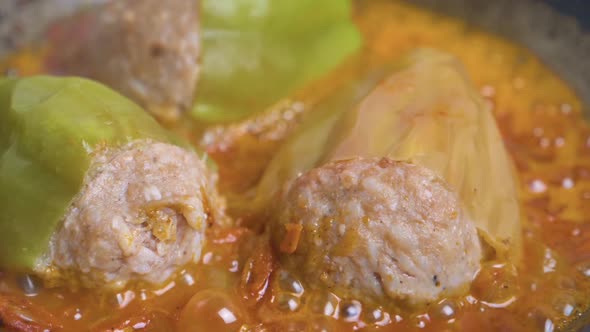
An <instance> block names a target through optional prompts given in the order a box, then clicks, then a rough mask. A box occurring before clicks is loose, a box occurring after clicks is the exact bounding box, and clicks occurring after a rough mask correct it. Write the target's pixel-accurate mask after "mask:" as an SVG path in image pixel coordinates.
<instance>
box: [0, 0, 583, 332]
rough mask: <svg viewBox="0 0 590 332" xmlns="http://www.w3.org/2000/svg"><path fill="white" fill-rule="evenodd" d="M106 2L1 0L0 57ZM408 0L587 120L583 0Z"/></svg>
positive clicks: (577, 324) (573, 326)
mask: <svg viewBox="0 0 590 332" xmlns="http://www.w3.org/2000/svg"><path fill="white" fill-rule="evenodd" d="M106 1H108V0H1V1H0V57H1V56H5V55H7V54H9V53H10V52H11V51H13V50H15V49H17V48H19V47H21V46H22V45H26V44H27V43H30V42H31V41H34V40H35V39H36V38H38V36H40V35H41V34H42V32H43V31H44V29H45V27H46V26H47V25H48V24H49V23H50V22H52V21H53V20H55V19H57V18H59V17H61V16H64V15H68V14H72V13H74V12H76V11H78V10H80V9H82V8H83V7H85V6H90V5H93V4H98V3H102V2H106ZM357 1H358V2H359V5H362V2H363V1H371V0H357ZM408 1H410V0H408ZM411 2H412V3H413V4H417V5H420V6H425V7H428V8H430V9H432V10H435V11H438V12H442V13H445V14H449V15H453V16H458V17H461V18H463V19H465V20H467V21H469V22H471V23H473V24H475V25H478V26H480V27H482V28H484V29H486V30H489V31H492V32H494V33H497V34H501V35H503V36H506V37H508V38H510V39H512V40H514V41H516V42H518V43H519V44H521V45H524V46H526V47H528V48H529V49H531V50H532V51H533V52H534V53H535V54H537V55H538V56H539V57H540V58H541V59H542V60H543V61H544V62H545V63H546V64H548V65H549V66H550V67H551V68H552V69H553V70H554V71H556V72H557V73H558V74H559V75H560V76H561V77H562V78H563V79H564V80H566V81H567V82H568V83H569V84H570V85H571V86H572V87H573V88H574V89H575V90H576V91H577V93H578V95H579V96H580V97H581V99H582V100H583V101H584V102H585V105H586V106H585V107H584V110H585V112H586V114H587V115H589V118H590V108H589V107H588V105H590V4H588V3H587V2H586V1H584V0H545V1H542V0H518V1H514V0H494V1H489V0H444V1H440V0H411ZM588 301H590V299H588ZM585 326H586V327H585ZM567 330H570V331H579V330H582V331H584V332H590V312H587V313H585V314H583V315H582V316H580V317H579V318H577V319H576V320H573V321H572V322H571V323H570V325H569V328H567Z"/></svg>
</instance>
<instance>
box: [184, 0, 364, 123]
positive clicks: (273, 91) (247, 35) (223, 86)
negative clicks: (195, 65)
mask: <svg viewBox="0 0 590 332" xmlns="http://www.w3.org/2000/svg"><path fill="white" fill-rule="evenodd" d="M350 12H351V2H350V1H349V0H328V1H327V2H325V3H324V2H322V4H321V5H317V3H315V2H312V1H310V0H304V1H270V0H233V1H222V2H220V1H214V0H205V1H203V11H202V20H203V29H202V31H203V33H202V35H203V66H202V72H201V76H200V81H199V86H198V88H197V96H196V103H195V104H194V107H193V110H192V115H193V116H194V117H195V118H196V119H197V120H199V121H202V122H205V123H219V122H227V121H234V120H239V119H242V118H244V117H246V116H248V115H250V114H252V113H254V112H256V111H260V110H263V109H265V108H266V107H268V106H270V105H271V104H273V103H274V102H276V101H277V100H279V99H280V98H281V97H284V96H285V95H287V94H289V93H291V92H292V91H293V90H295V89H297V88H299V87H301V86H303V85H304V84H306V83H308V82H310V81H313V80H315V79H317V78H319V77H320V76H321V75H323V74H325V73H326V72H328V71H330V70H331V69H333V68H335V67H336V66H337V65H338V64H339V63H341V62H342V61H343V60H344V59H345V58H347V57H348V56H350V55H352V54H353V53H354V52H356V51H357V50H358V49H359V47H360V44H361V36H360V33H359V31H358V29H357V28H356V26H355V25H354V24H353V23H352V22H351V19H350V14H351V13H350Z"/></svg>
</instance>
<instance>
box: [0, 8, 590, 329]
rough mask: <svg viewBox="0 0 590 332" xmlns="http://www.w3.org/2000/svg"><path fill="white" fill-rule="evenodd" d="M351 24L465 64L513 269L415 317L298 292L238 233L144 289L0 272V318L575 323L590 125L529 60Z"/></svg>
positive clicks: (463, 325) (262, 246)
mask: <svg viewBox="0 0 590 332" xmlns="http://www.w3.org/2000/svg"><path fill="white" fill-rule="evenodd" d="M355 16H356V17H355V19H356V21H357V22H358V25H359V27H360V29H361V31H362V32H363V34H364V35H365V44H366V49H367V52H371V53H372V54H373V56H375V57H377V58H394V57H397V56H398V55H401V54H403V53H404V52H406V51H408V50H411V49H413V48H416V47H420V46H427V47H434V48H438V49H441V50H444V51H447V52H450V53H452V54H454V55H456V56H457V57H458V58H459V59H460V60H461V61H462V62H463V63H464V64H465V67H466V68H467V71H468V73H469V74H470V76H471V78H472V80H473V81H474V83H475V84H476V86H478V87H479V89H480V91H481V94H482V96H483V97H484V98H485V99H486V100H487V101H488V102H489V103H490V105H491V106H492V108H493V112H494V114H495V116H496V119H497V121H498V125H499V127H500V130H501V132H502V135H503V138H504V140H505V143H506V146H507V149H508V151H509V152H510V154H511V156H512V157H513V159H514V161H515V164H516V166H517V169H518V173H519V180H520V196H521V207H522V216H523V224H524V227H523V238H524V248H525V255H524V260H523V262H522V264H521V265H520V266H518V268H516V267H514V266H511V265H510V264H508V263H505V262H501V261H497V262H487V263H485V265H484V266H483V267H482V270H481V271H480V273H479V275H478V276H477V278H476V280H475V281H474V283H473V285H472V287H471V292H470V294H468V295H466V296H463V297H459V298H450V299H443V300H441V301H440V302H438V303H432V304H430V305H429V306H427V307H424V308H420V309H415V310H409V309H395V310H393V309H390V310H385V309H381V308H375V307H364V306H363V305H362V304H361V303H359V302H356V301H354V300H344V299H339V298H338V297H336V296H335V295H333V294H330V293H328V292H325V293H320V292H312V291H306V290H305V289H306V285H304V284H303V285H302V284H301V283H299V281H297V280H295V279H293V278H291V277H290V276H288V275H287V274H286V273H285V272H284V271H280V268H279V266H278V262H277V261H276V259H275V258H274V256H273V253H272V251H271V249H270V248H269V247H268V244H267V243H268V241H267V239H266V238H265V237H264V236H263V235H257V234H255V233H254V232H253V231H250V230H248V229H246V228H239V227H236V228H232V229H229V230H211V231H210V234H209V241H208V243H207V244H206V246H205V248H204V250H203V255H202V263H201V264H199V265H198V266H191V267H187V268H186V269H185V270H183V271H181V272H179V273H178V275H177V276H176V277H175V278H173V279H172V280H170V281H169V282H168V283H167V284H165V285H162V286H160V287H157V288H156V289H154V287H150V286H147V285H142V284H136V285H132V286H130V288H129V290H127V291H122V292H110V291H104V292H100V293H98V292H96V291H84V290H63V289H60V288H53V289H43V288H41V289H40V290H39V291H38V292H37V293H36V294H32V295H29V296H25V295H23V294H22V290H21V287H19V286H18V283H17V281H16V280H17V276H15V275H12V274H10V273H5V274H2V272H0V317H4V319H5V320H7V322H8V320H9V319H8V318H10V317H12V319H14V321H19V320H21V321H22V322H24V323H22V324H21V327H23V326H24V329H25V330H26V329H29V330H35V331H36V330H41V331H42V330H44V329H48V330H63V331H83V330H84V331H86V330H90V331H136V330H137V331H173V330H179V331H205V330H209V331H236V330H240V328H241V329H242V331H288V330H293V331H301V330H307V331H321V330H322V329H325V330H338V331H348V330H350V331H352V330H357V329H359V328H364V329H365V330H379V331H425V330H426V331H428V330H431V331H456V330H464V331H480V332H483V331H497V330H502V331H527V330H531V331H537V330H545V331H553V330H558V329H559V328H562V327H564V326H566V325H567V324H568V322H571V321H572V320H574V319H576V318H578V317H579V316H580V315H581V314H582V313H583V312H584V311H585V310H587V307H588V306H589V305H590V126H589V125H588V123H587V122H586V121H585V119H584V117H583V114H582V107H583V106H582V104H581V101H580V100H579V99H578V98H577V96H576V94H575V93H574V92H573V91H572V89H571V88H570V87H569V86H568V85H567V84H566V83H565V82H563V81H562V80H561V79H560V78H559V77H558V76H556V75H555V73H553V72H552V71H551V70H550V69H549V68H547V67H546V66H545V65H544V64H543V63H541V62H540V61H539V60H538V59H537V58H536V57H535V56H534V55H533V54H531V52H529V51H528V50H526V49H524V48H522V47H520V46H518V45H515V44H513V43H511V42H509V41H507V40H505V39H503V38H500V37H497V36H495V35H491V34H489V33H486V32H483V31H480V30H478V29H475V28H472V27H470V26H467V25H466V24H465V23H464V22H462V21H460V20H458V19H454V18H449V17H446V16H441V15H439V14H435V13H432V12H429V11H426V10H424V9H419V8H416V7H413V6H411V5H408V4H404V3H399V2H391V1H373V2H369V3H368V4H366V5H365V6H364V7H363V8H362V9H359V10H358V11H357V12H356V14H355ZM42 55H43V51H39V50H34V49H29V50H25V51H22V52H20V53H17V54H16V55H14V56H12V57H10V58H8V59H6V60H5V61H4V64H3V67H4V68H12V69H15V70H16V71H17V72H19V73H20V74H21V75H30V74H35V73H38V72H40V71H42V65H41V63H42V61H41V58H42ZM498 185H502V184H501V183H498ZM195 294H197V295H195ZM3 297H5V299H4V300H3ZM193 297H194V298H193ZM191 298H193V300H191V301H190V302H189V300H190V299H191ZM187 303H188V304H187ZM7 312H11V313H12V316H10V315H9V314H7ZM2 313H4V315H2ZM15 315H16V316H15ZM7 317H8V318H7ZM27 322H28V323H27ZM27 324H28V325H27Z"/></svg>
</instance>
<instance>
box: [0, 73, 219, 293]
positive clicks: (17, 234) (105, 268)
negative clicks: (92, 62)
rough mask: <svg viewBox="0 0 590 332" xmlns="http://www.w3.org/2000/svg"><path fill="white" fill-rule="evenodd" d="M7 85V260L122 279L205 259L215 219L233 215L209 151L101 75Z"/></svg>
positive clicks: (1, 246)
mask: <svg viewBox="0 0 590 332" xmlns="http://www.w3.org/2000/svg"><path fill="white" fill-rule="evenodd" d="M0 91H1V93H2V98H1V99H0V118H1V122H0V134H1V135H0V138H1V140H0V143H1V144H0V148H1V152H2V153H0V156H1V158H0V188H1V189H0V209H1V211H2V213H0V234H1V236H2V241H0V266H2V267H10V268H13V269H17V270H22V271H25V272H34V273H36V274H38V275H40V276H42V277H43V278H45V279H49V280H54V281H60V282H61V281H64V280H62V279H67V278H71V279H74V280H75V281H80V282H82V283H83V284H84V285H96V284H104V283H109V284H110V283H114V284H118V285H121V284H124V283H125V282H126V281H128V280H130V279H143V280H146V281H149V282H154V283H158V282H162V281H164V280H165V279H166V278H168V277H169V276H170V275H171V274H172V273H173V272H174V271H175V270H176V269H177V268H178V267H179V266H182V265H184V264H186V263H188V262H196V261H198V260H199V258H200V253H201V247H202V244H203V241H204V232H205V229H206V228H207V227H208V225H211V224H213V223H215V222H221V221H222V220H223V202H222V200H221V199H220V198H219V197H218V195H217V193H216V189H215V181H216V175H215V174H214V173H213V172H211V171H210V170H209V169H208V167H207V165H206V164H205V162H204V161H203V159H202V157H200V156H198V155H197V154H196V153H195V152H194V151H192V150H191V149H189V148H187V147H186V146H184V145H183V144H182V143H180V141H178V139H176V138H174V137H172V136H170V135H169V134H168V132H166V131H165V130H163V129H162V128H161V127H160V126H159V125H158V124H157V123H156V122H155V121H154V120H153V119H152V118H151V117H149V116H148V115H147V114H145V113H144V112H143V110H141V109H140V108H139V107H137V106H136V105H135V104H133V103H132V102H130V101H129V100H127V99H125V98H123V97H121V96H119V95H118V94H116V93H115V92H113V91H111V90H109V89H108V88H105V87H103V86H101V85H99V84H97V83H93V82H91V81H87V80H84V79H78V78H50V77H42V76H41V77H32V78H23V79H16V80H3V81H1V83H0ZM31 207H35V208H31ZM65 281H70V280H65Z"/></svg>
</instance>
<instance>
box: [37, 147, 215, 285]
mask: <svg viewBox="0 0 590 332" xmlns="http://www.w3.org/2000/svg"><path fill="white" fill-rule="evenodd" d="M93 160H94V161H93V165H92V166H91V168H90V169H91V171H89V174H87V176H86V177H87V178H86V180H85V185H84V187H83V188H82V190H81V192H80V193H79V194H78V195H77V196H76V197H75V199H74V201H73V202H72V204H71V206H70V208H69V210H68V211H67V213H66V215H65V217H64V221H63V223H62V226H61V227H60V228H59V229H58V230H57V231H56V232H55V233H54V235H53V236H52V239H51V241H50V246H49V251H48V253H47V255H46V257H44V258H43V259H42V261H41V262H40V263H39V264H38V266H37V271H38V272H40V274H42V275H46V276H50V275H51V273H52V272H54V271H55V270H59V271H72V270H73V271H78V272H82V277H83V280H82V281H83V282H89V283H100V284H102V283H105V282H106V283H114V284H124V283H125V282H126V281H128V280H129V279H132V278H134V279H135V278H138V279H143V280H146V281H148V282H152V283H160V282H163V281H164V280H166V279H167V278H168V277H170V275H171V274H172V273H173V272H174V271H175V270H176V269H177V268H178V267H179V266H181V265H184V264H186V263H189V262H196V261H198V260H199V259H200V255H201V248H202V245H203V241H204V236H205V229H206V228H207V226H208V225H211V224H212V223H213V222H221V221H222V220H223V201H222V200H221V199H220V198H219V197H218V195H217V193H216V190H215V177H214V176H213V174H211V173H210V172H209V171H208V170H207V167H206V165H205V163H204V162H203V161H202V160H201V159H200V158H199V157H198V156H197V155H196V154H195V153H193V152H190V151H187V150H185V149H183V148H180V147H177V146H174V145H170V144H167V143H156V142H147V141H139V142H135V143H132V144H129V145H128V146H126V147H125V148H123V149H117V150H114V151H108V150H107V151H102V152H99V153H98V155H97V156H95V158H94V159H93Z"/></svg>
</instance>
